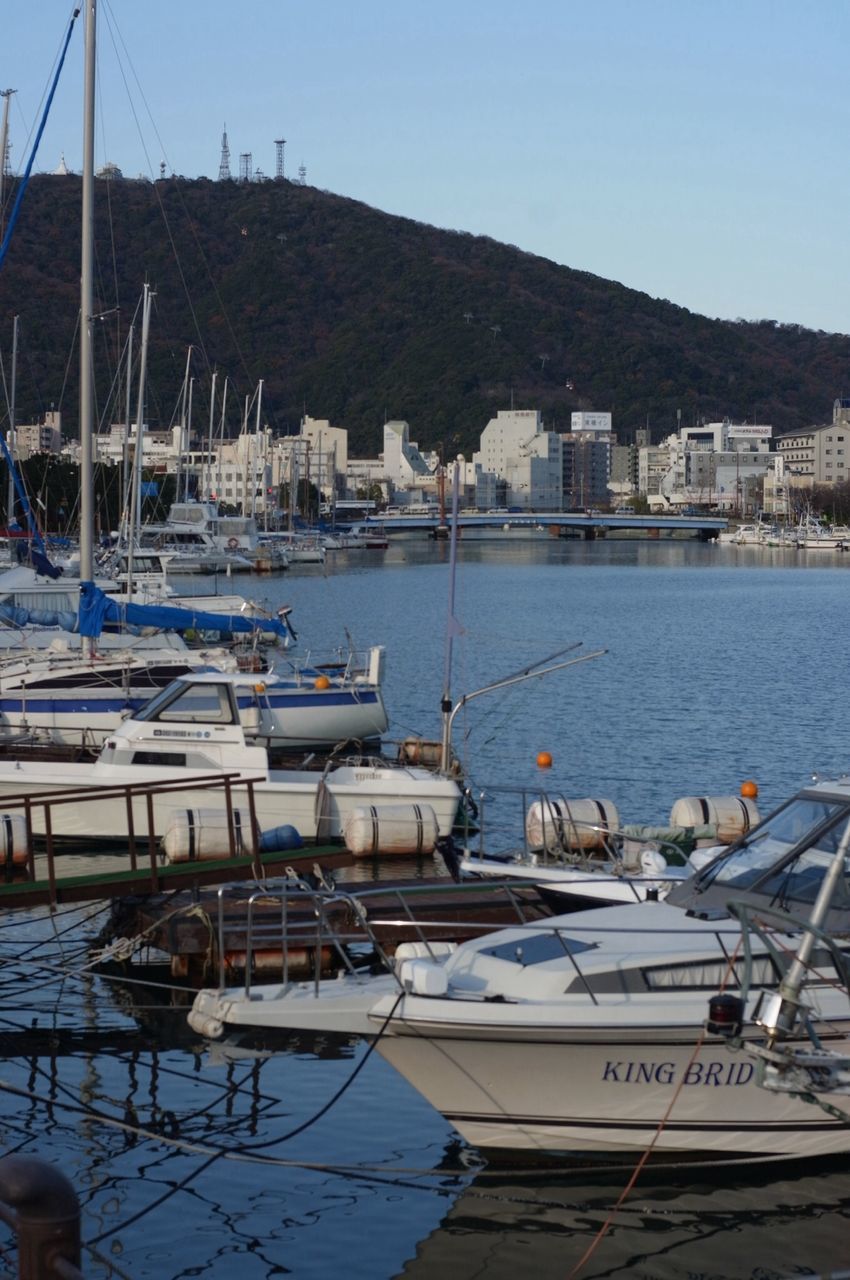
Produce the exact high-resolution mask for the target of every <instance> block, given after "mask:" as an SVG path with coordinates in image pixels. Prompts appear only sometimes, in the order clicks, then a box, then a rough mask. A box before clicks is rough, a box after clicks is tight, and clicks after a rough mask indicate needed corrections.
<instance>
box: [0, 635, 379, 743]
mask: <svg viewBox="0 0 850 1280" xmlns="http://www.w3.org/2000/svg"><path fill="white" fill-rule="evenodd" d="M104 634H106V633H104ZM78 638H79V637H77V639H78ZM116 639H120V640H121V646H120V647H117V646H116V647H113V648H107V649H105V650H104V651H102V652H101V651H99V652H98V653H96V655H95V656H94V657H93V658H91V659H85V658H83V657H82V656H81V654H80V652H79V648H78V647H77V648H72V647H70V646H67V645H65V644H64V642H63V641H61V640H59V639H55V640H54V641H53V646H52V647H51V648H48V649H46V650H40V651H32V650H31V651H29V652H27V651H24V652H23V653H21V652H16V653H13V654H10V655H9V657H8V658H3V657H2V656H0V743H6V744H8V743H12V742H16V741H22V740H24V739H26V740H28V741H33V742H41V743H50V744H52V745H61V746H66V747H86V748H89V749H91V748H97V747H100V746H102V744H103V742H104V741H105V739H106V738H107V737H108V736H109V735H110V734H111V733H114V732H115V731H116V730H117V729H118V728H119V727H120V725H121V723H122V721H123V720H124V719H125V717H127V716H128V715H133V714H134V713H135V712H136V711H138V710H140V709H141V708H142V707H143V706H144V705H145V703H146V702H147V701H148V700H149V699H150V697H151V696H152V695H153V694H154V693H156V692H157V691H158V690H160V689H164V688H165V687H166V686H167V685H169V684H170V683H171V682H172V680H175V679H176V678H177V677H178V676H186V675H190V674H191V673H192V672H205V671H209V670H210V669H214V670H217V671H225V672H227V671H230V672H236V671H239V670H240V669H249V670H251V671H254V672H255V675H254V683H255V684H256V683H257V682H258V681H261V683H262V685H263V693H262V696H260V695H259V694H257V693H255V692H253V691H252V692H251V694H250V696H249V695H248V694H247V693H244V692H243V693H242V694H241V695H240V699H239V701H240V706H241V707H243V708H246V707H247V708H249V710H248V711H247V712H246V714H245V717H244V720H245V725H244V727H245V731H246V733H247V735H248V737H249V740H250V741H252V742H258V743H261V744H262V745H264V746H265V747H266V748H267V749H268V750H270V751H273V752H280V751H293V750H296V749H298V750H305V749H308V750H314V751H318V750H327V749H329V748H332V747H334V746H337V745H338V744H340V743H344V742H347V741H361V742H371V741H374V740H376V739H379V738H380V737H381V735H382V734H383V733H384V732H385V731H386V729H387V724H388V719H387V712H386V707H385V705H384V700H383V693H382V680H383V665H384V649H383V646H381V645H375V646H373V647H372V648H371V649H369V650H368V651H366V652H364V653H356V652H351V653H348V654H339V653H337V654H328V655H327V658H326V659H323V658H322V657H319V656H316V657H305V658H296V657H290V656H289V655H288V654H282V653H274V652H273V653H272V655H271V658H270V666H271V669H267V664H266V661H265V659H264V658H263V657H262V655H261V653H260V651H259V650H258V649H257V648H256V647H254V646H250V647H247V648H244V649H241V650H240V649H233V648H225V647H222V646H220V645H219V646H215V647H212V646H210V645H206V646H202V647H198V648H189V647H187V645H186V644H185V643H184V642H183V641H182V640H181V638H180V637H179V636H178V635H176V634H175V633H172V632H161V633H157V635H156V636H153V637H144V636H141V637H133V636H128V635H126V634H124V635H121V636H119V637H116Z"/></svg>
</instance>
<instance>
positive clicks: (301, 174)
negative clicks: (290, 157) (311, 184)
mask: <svg viewBox="0 0 850 1280" xmlns="http://www.w3.org/2000/svg"><path fill="white" fill-rule="evenodd" d="M298 185H299V186H301V187H306V185H307V168H306V165H305V164H304V163H303V161H302V163H301V164H299V166H298Z"/></svg>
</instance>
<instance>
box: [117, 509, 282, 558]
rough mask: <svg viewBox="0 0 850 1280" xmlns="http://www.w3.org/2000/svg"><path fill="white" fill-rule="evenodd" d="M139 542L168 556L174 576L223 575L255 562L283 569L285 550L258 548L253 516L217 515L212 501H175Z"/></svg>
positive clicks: (144, 530)
mask: <svg viewBox="0 0 850 1280" xmlns="http://www.w3.org/2000/svg"><path fill="white" fill-rule="evenodd" d="M141 536H142V542H143V544H144V545H146V546H148V547H155V548H157V549H160V550H164V551H167V552H169V553H170V554H171V556H172V560H171V569H172V571H173V572H175V573H193V572H197V573H226V572H228V571H230V572H236V571H246V570H251V569H253V568H254V566H255V563H256V561H257V560H258V558H259V559H262V560H263V561H266V562H268V560H269V558H271V560H272V562H273V566H274V567H275V568H278V569H285V568H286V567H287V564H288V560H287V556H286V552H285V549H284V548H282V547H272V548H268V547H266V546H262V547H261V545H260V536H259V532H258V529H257V522H256V520H255V519H254V518H253V517H252V516H225V515H220V514H219V510H218V506H217V504H216V503H214V502H194V501H188V502H174V503H172V504H171V507H170V509H169V512H168V517H167V519H166V520H164V521H163V522H162V523H161V524H148V525H146V526H145V527H144V528H143V529H142V534H141Z"/></svg>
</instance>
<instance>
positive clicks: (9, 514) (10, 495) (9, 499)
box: [6, 316, 18, 530]
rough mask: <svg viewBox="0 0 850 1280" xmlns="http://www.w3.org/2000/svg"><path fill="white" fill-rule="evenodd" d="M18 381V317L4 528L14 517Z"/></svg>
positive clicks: (14, 329)
mask: <svg viewBox="0 0 850 1280" xmlns="http://www.w3.org/2000/svg"><path fill="white" fill-rule="evenodd" d="M17 380H18V316H15V317H14V319H13V320H12V377H11V384H10V387H9V485H8V489H7V491H6V528H7V530H8V528H9V526H10V524H11V523H12V520H13V518H14V515H15V474H14V470H13V468H14V465H15V397H16V395H17Z"/></svg>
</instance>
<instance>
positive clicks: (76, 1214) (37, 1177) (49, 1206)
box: [0, 1156, 82, 1280]
mask: <svg viewBox="0 0 850 1280" xmlns="http://www.w3.org/2000/svg"><path fill="white" fill-rule="evenodd" d="M0 1217H2V1218H3V1221H4V1222H7V1223H8V1224H9V1225H10V1226H11V1227H13V1228H14V1230H15V1231H16V1232H17V1236H18V1276H19V1277H20V1280H59V1278H60V1277H65V1278H67V1277H71V1276H82V1272H81V1271H80V1270H79V1266H80V1202H79V1200H78V1198H77V1193H76V1191H75V1190H74V1188H73V1187H72V1186H71V1183H70V1182H69V1181H68V1179H67V1178H66V1177H65V1175H64V1173H60V1171H59V1170H58V1169H56V1168H55V1167H54V1166H53V1165H51V1164H47V1163H46V1162H45V1161H44V1160H36V1159H35V1158H34V1157H32V1156H6V1157H5V1158H4V1159H2V1160H0Z"/></svg>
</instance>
